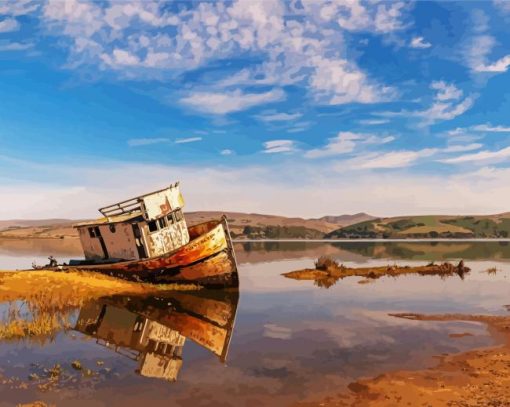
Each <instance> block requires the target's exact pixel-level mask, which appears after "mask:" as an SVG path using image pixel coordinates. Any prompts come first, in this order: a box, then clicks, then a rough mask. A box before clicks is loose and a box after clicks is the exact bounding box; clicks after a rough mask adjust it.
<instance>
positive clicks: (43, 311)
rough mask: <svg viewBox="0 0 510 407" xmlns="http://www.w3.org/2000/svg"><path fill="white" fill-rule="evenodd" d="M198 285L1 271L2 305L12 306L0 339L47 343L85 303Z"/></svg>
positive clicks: (44, 272)
mask: <svg viewBox="0 0 510 407" xmlns="http://www.w3.org/2000/svg"><path fill="white" fill-rule="evenodd" d="M198 288H199V287H197V286H196V285H176V284H171V285H170V284H165V285H152V284H140V283H133V282H128V281H124V280H119V279H116V278H113V277H108V276H104V275H102V274H97V273H87V272H69V273H57V272H53V271H45V270H37V271H21V272H0V302H4V303H5V302H7V303H9V306H8V308H7V311H6V312H5V315H4V316H3V318H2V322H1V323H0V339H2V340H21V339H27V338H30V339H31V340H34V341H36V342H41V343H44V342H46V341H47V340H51V339H52V337H53V336H54V335H56V333H58V332H59V331H61V330H66V329H68V328H69V322H68V321H69V318H70V316H71V315H72V313H73V311H74V310H76V309H77V308H79V307H81V306H82V305H83V304H84V303H85V302H86V301H90V300H93V299H96V298H100V297H103V296H106V295H113V294H156V293H160V292H161V291H168V290H176V289H179V290H191V289H198Z"/></svg>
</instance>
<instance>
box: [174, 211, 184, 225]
mask: <svg viewBox="0 0 510 407" xmlns="http://www.w3.org/2000/svg"><path fill="white" fill-rule="evenodd" d="M175 218H176V220H177V222H179V221H181V220H182V211H181V210H180V209H177V210H176V211H175Z"/></svg>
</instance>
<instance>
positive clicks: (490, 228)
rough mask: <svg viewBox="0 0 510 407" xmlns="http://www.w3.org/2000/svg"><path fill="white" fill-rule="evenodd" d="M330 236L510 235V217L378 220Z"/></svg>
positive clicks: (369, 237)
mask: <svg viewBox="0 0 510 407" xmlns="http://www.w3.org/2000/svg"><path fill="white" fill-rule="evenodd" d="M325 237H326V238H348V239H356V238H364V239H388V238H417V239H424V238H432V239H436V238H443V239H451V238H454V239H464V238H508V237H510V218H497V217H489V216H487V217H480V216H478V217H475V216H462V217H461V216H458V217H451V216H449V217H446V216H413V217H408V218H393V219H392V218H388V219H374V220H370V221H365V222H360V223H356V224H354V225H350V226H347V227H343V228H340V229H337V230H335V231H333V232H331V233H329V234H327V235H326V236H325Z"/></svg>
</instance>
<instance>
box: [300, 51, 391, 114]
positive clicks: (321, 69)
mask: <svg viewBox="0 0 510 407" xmlns="http://www.w3.org/2000/svg"><path fill="white" fill-rule="evenodd" d="M312 64H313V66H314V68H315V71H314V73H313V74H312V75H311V76H310V80H309V85H310V87H311V89H312V91H313V92H314V93H315V95H316V99H317V100H319V101H322V102H324V103H327V104H330V105H341V104H346V103H376V102H382V101H388V100H390V99H392V98H394V96H395V90H394V89H392V88H390V87H383V86H379V85H377V84H373V83H371V81H370V80H369V79H368V78H367V76H366V75H365V74H364V73H363V72H362V71H361V70H359V69H358V68H357V67H356V66H355V65H353V64H352V63H349V62H348V61H347V60H345V59H330V58H324V57H322V56H317V57H315V58H314V59H313V60H312Z"/></svg>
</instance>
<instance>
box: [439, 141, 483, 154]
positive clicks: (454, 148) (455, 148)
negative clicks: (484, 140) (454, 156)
mask: <svg viewBox="0 0 510 407" xmlns="http://www.w3.org/2000/svg"><path fill="white" fill-rule="evenodd" d="M482 147H483V144H480V143H471V144H452V145H450V146H448V147H446V148H444V149H442V150H441V151H442V152H444V153H460V152H463V151H473V150H478V149H480V148H482Z"/></svg>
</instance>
